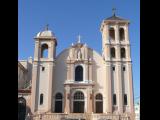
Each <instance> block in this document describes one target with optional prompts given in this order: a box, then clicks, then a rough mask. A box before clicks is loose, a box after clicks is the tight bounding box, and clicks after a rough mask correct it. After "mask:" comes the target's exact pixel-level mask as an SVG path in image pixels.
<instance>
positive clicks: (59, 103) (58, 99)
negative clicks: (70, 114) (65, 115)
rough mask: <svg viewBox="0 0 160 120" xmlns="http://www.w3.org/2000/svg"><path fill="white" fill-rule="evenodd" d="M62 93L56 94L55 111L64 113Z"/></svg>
mask: <svg viewBox="0 0 160 120" xmlns="http://www.w3.org/2000/svg"><path fill="white" fill-rule="evenodd" d="M62 98H63V97H62V94H61V93H57V94H56V96H55V112H56V113H62Z"/></svg>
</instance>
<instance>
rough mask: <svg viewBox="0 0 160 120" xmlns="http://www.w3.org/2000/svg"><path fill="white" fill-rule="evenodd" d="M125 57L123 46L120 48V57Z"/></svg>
mask: <svg viewBox="0 0 160 120" xmlns="http://www.w3.org/2000/svg"><path fill="white" fill-rule="evenodd" d="M125 57H126V51H125V48H121V58H125Z"/></svg>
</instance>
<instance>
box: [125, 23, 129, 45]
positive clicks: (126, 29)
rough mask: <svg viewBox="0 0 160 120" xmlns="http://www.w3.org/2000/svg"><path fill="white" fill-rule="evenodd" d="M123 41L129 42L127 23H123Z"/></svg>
mask: <svg viewBox="0 0 160 120" xmlns="http://www.w3.org/2000/svg"><path fill="white" fill-rule="evenodd" d="M125 41H126V42H127V43H129V32H128V24H126V25H125Z"/></svg>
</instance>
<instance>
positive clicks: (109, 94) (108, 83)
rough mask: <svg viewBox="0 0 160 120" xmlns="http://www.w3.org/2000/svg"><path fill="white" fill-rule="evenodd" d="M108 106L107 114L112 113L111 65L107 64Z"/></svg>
mask: <svg viewBox="0 0 160 120" xmlns="http://www.w3.org/2000/svg"><path fill="white" fill-rule="evenodd" d="M106 82H107V84H106V86H107V87H106V93H107V95H106V105H107V111H106V112H107V113H112V89H111V86H112V85H111V64H110V63H106Z"/></svg>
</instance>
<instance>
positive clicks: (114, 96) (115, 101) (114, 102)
mask: <svg viewBox="0 0 160 120" xmlns="http://www.w3.org/2000/svg"><path fill="white" fill-rule="evenodd" d="M116 104H117V99H116V94H113V105H116Z"/></svg>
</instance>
